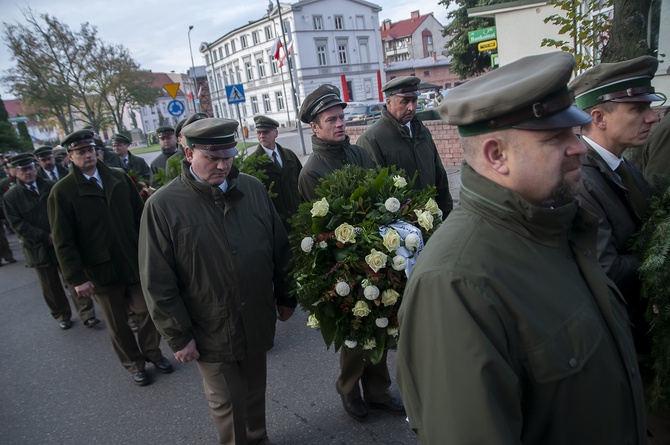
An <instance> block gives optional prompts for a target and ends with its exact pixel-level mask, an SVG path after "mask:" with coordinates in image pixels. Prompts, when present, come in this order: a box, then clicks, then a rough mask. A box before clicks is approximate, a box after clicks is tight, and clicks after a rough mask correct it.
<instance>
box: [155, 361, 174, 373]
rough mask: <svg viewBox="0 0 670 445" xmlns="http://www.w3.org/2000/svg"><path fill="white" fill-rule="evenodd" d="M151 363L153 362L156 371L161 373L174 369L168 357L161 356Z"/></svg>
mask: <svg viewBox="0 0 670 445" xmlns="http://www.w3.org/2000/svg"><path fill="white" fill-rule="evenodd" d="M151 363H153V364H154V366H155V367H156V369H157V370H158V372H162V373H163V374H169V373H171V372H172V371H173V370H174V368H173V367H172V365H171V364H170V362H169V361H168V359H166V358H165V357H163V358H161V359H160V360H158V361H157V362H151Z"/></svg>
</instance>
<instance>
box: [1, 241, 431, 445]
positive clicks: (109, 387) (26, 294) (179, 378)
mask: <svg viewBox="0 0 670 445" xmlns="http://www.w3.org/2000/svg"><path fill="white" fill-rule="evenodd" d="M8 238H9V241H10V246H11V248H12V250H13V252H14V255H15V257H16V258H17V259H18V262H17V263H15V264H5V265H4V266H3V267H1V268H0V305H1V307H2V308H3V311H2V314H1V315H0V320H1V321H0V338H2V340H3V345H4V346H3V347H2V351H3V354H2V356H3V358H2V361H1V362H0V363H1V364H0V444H2V445H42V444H59V445H62V444H68V445H79V444H81V445H84V444H86V445H92V444H104V445H107V444H111V445H116V444H123V445H129V444H175V445H181V444H183V445H187V444H194V445H195V444H215V443H217V439H216V433H215V431H214V426H213V424H212V421H211V419H210V417H209V409H208V407H207V402H206V401H205V397H204V394H203V389H202V383H201V382H202V381H201V378H200V374H199V373H198V370H197V367H196V366H195V365H194V364H193V363H191V364H185V365H184V364H180V363H177V362H176V361H175V360H174V358H173V356H172V353H171V352H170V351H169V350H168V348H167V347H166V345H165V344H164V343H162V347H163V351H164V354H165V355H166V357H168V358H169V359H170V361H171V362H172V363H173V365H174V367H175V372H174V373H172V374H168V375H164V374H159V373H157V372H156V371H155V369H154V368H153V366H152V365H148V366H147V370H148V371H149V373H150V374H151V375H152V377H153V378H154V382H153V384H152V385H150V386H146V387H138V386H135V385H134V384H133V383H132V381H131V377H130V374H129V373H128V372H127V371H126V370H125V369H124V368H123V367H122V366H121V365H120V364H119V361H118V359H117V358H116V356H115V354H114V352H113V350H112V346H111V343H110V340H109V337H108V334H107V329H106V324H105V322H104V321H103V323H101V324H99V325H98V326H96V327H94V328H90V329H89V328H86V327H84V326H83V325H82V323H81V321H80V320H79V319H77V318H76V316H74V317H73V320H74V321H75V324H74V326H73V327H72V328H71V329H70V330H67V331H62V330H60V329H59V328H58V325H57V323H56V322H55V321H54V320H53V319H52V318H51V316H50V314H49V311H48V309H47V307H46V304H45V303H44V300H43V298H42V295H41V292H40V288H39V283H38V282H37V277H36V275H35V273H34V271H33V270H32V269H28V268H25V267H24V265H23V254H22V252H21V248H20V246H19V243H18V240H17V237H16V235H9V237H8ZM98 315H99V316H100V317H101V316H102V314H101V313H100V311H98ZM306 319H307V317H306V315H305V314H304V313H303V312H301V311H299V310H298V311H296V313H295V314H294V316H293V318H291V319H290V320H289V321H287V322H285V323H279V322H278V325H277V335H276V342H275V347H274V348H273V349H272V350H271V351H270V352H269V355H268V386H267V402H266V406H267V424H268V433H269V437H270V440H271V441H272V442H273V443H274V444H275V445H298V444H318V445H328V444H337V445H358V444H388V445H391V444H393V445H400V444H417V443H418V440H417V439H416V437H415V435H414V433H412V432H411V431H410V430H409V429H408V424H407V422H406V421H405V418H404V417H403V416H394V415H390V414H386V413H382V412H379V411H371V413H370V417H369V419H367V421H366V422H364V423H359V422H357V421H355V420H353V419H351V418H350V417H349V416H347V414H346V413H345V412H344V410H343V409H342V405H341V402H340V399H339V396H338V395H337V393H336V392H335V387H334V385H335V379H336V378H337V374H338V367H339V361H338V355H337V354H336V353H334V352H333V351H332V350H330V351H329V350H326V347H325V345H324V343H323V340H322V339H321V335H320V333H319V332H318V331H315V330H313V329H310V328H308V327H307V326H306V325H305V323H306ZM394 366H395V352H393V351H391V353H390V354H389V368H390V369H391V374H392V375H393V374H394V372H393V369H394ZM391 389H392V392H393V393H394V394H396V395H397V389H396V387H395V385H394V386H393V387H392V388H391Z"/></svg>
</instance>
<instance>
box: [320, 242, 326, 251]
mask: <svg viewBox="0 0 670 445" xmlns="http://www.w3.org/2000/svg"><path fill="white" fill-rule="evenodd" d="M319 247H320V248H322V249H325V248H326V247H328V243H327V242H325V241H321V242H319Z"/></svg>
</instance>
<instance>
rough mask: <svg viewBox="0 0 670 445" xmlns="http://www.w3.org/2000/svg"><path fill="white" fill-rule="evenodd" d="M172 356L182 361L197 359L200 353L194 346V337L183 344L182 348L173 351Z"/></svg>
mask: <svg viewBox="0 0 670 445" xmlns="http://www.w3.org/2000/svg"><path fill="white" fill-rule="evenodd" d="M174 358H176V359H177V360H178V361H180V362H182V363H188V362H191V361H193V360H198V359H199V358H200V353H199V352H198V349H197V348H196V347H195V338H193V339H191V341H190V342H188V343H187V344H186V346H184V349H182V350H180V351H177V352H175V353H174Z"/></svg>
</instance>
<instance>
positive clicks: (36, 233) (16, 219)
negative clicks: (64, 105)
mask: <svg viewBox="0 0 670 445" xmlns="http://www.w3.org/2000/svg"><path fill="white" fill-rule="evenodd" d="M48 150H49V151H48V152H49V154H51V147H49V148H48ZM52 156H53V155H52ZM35 161H36V159H35V157H34V156H33V155H32V153H21V154H18V155H16V156H13V157H11V158H10V163H11V165H12V167H13V169H14V174H15V176H16V178H17V180H18V182H17V185H16V186H15V187H12V188H11V189H10V190H9V191H8V192H7V193H5V196H4V197H3V201H4V204H5V214H6V216H7V220H8V221H9V224H11V226H12V228H13V229H14V231H15V232H16V233H17V234H18V235H19V238H20V239H21V246H22V247H23V255H24V258H25V263H26V266H27V267H34V268H35V273H36V274H37V278H38V279H39V282H40V287H41V288H42V296H43V297H44V301H45V302H46V304H47V306H48V307H49V311H50V312H51V316H52V317H53V318H54V319H55V320H56V321H57V322H58V326H59V327H60V328H61V329H70V327H72V320H71V317H72V311H71V310H70V303H68V301H67V297H66V296H65V291H64V290H63V285H62V284H61V280H60V277H59V275H58V272H59V269H58V260H57V259H56V252H55V251H54V248H53V236H52V235H51V228H50V227H49V217H48V215H47V198H48V197H49V193H50V192H51V188H52V187H53V185H54V182H53V181H50V180H48V179H44V178H42V177H40V176H39V175H38V174H37V169H36V168H35ZM52 161H53V159H52ZM68 293H69V294H70V298H72V302H73V303H74V306H75V308H76V309H77V312H78V313H79V318H80V319H81V321H82V322H83V323H84V326H86V327H89V328H90V327H92V326H95V325H96V324H98V323H100V320H98V319H97V318H95V309H94V308H93V300H92V299H91V297H78V296H77V294H75V293H73V292H71V291H70V289H69V288H68Z"/></svg>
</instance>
